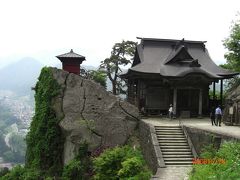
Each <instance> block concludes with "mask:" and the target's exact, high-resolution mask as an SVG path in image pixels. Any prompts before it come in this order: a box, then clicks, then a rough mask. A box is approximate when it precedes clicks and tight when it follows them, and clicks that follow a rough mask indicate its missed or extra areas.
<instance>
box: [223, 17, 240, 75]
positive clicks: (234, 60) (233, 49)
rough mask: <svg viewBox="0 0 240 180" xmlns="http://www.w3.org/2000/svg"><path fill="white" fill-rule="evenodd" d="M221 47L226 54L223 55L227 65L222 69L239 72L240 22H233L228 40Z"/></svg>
mask: <svg viewBox="0 0 240 180" xmlns="http://www.w3.org/2000/svg"><path fill="white" fill-rule="evenodd" d="M223 45H224V46H225V48H226V49H228V52H227V53H226V54H225V55H224V57H225V58H226V59H227V63H226V64H224V65H223V67H225V68H227V69H231V70H234V71H238V72H239V71H240V20H237V21H236V22H234V24H233V26H232V28H231V32H230V35H229V37H228V38H226V39H225V40H224V43H223Z"/></svg>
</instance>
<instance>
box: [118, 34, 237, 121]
mask: <svg viewBox="0 0 240 180" xmlns="http://www.w3.org/2000/svg"><path fill="white" fill-rule="evenodd" d="M139 39H141V42H140V44H138V45H137V48H136V52H135V56H134V61H133V64H132V67H131V68H130V69H128V71H127V72H126V73H125V74H122V75H121V77H122V78H125V79H127V82H128V94H127V99H128V101H129V102H131V103H132V104H135V105H136V106H138V107H139V109H144V111H145V112H146V113H148V114H167V113H168V109H169V105H170V104H172V105H173V113H174V115H175V116H177V117H178V116H182V117H194V116H202V115H206V114H208V113H209V109H210V108H211V107H210V106H212V105H213V104H211V103H210V99H209V86H210V85H211V84H213V92H214V96H215V83H217V82H220V84H221V85H220V96H221V99H222V92H223V80H224V79H229V78H232V77H233V76H235V75H237V74H238V73H236V72H230V71H228V70H226V69H223V68H221V67H219V66H217V65H216V64H215V63H214V62H213V60H212V59H211V58H210V56H209V53H208V50H207V49H206V47H205V43H206V41H189V40H184V39H182V40H174V39H153V38H139ZM215 105H217V104H215ZM218 105H222V100H221V101H220V104H218Z"/></svg>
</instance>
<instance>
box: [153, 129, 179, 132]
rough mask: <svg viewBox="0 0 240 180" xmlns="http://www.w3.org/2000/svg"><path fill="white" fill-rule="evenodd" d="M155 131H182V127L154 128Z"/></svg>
mask: <svg viewBox="0 0 240 180" xmlns="http://www.w3.org/2000/svg"><path fill="white" fill-rule="evenodd" d="M155 130H156V131H157V132H158V131H164V132H166V131H174V132H175V131H176V132H179V131H180V132H182V129H155Z"/></svg>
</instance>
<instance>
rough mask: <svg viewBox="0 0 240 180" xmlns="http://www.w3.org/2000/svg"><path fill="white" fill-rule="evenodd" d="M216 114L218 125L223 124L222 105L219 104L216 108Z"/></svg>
mask: <svg viewBox="0 0 240 180" xmlns="http://www.w3.org/2000/svg"><path fill="white" fill-rule="evenodd" d="M215 116H216V120H217V125H219V126H221V121H222V110H221V108H220V106H217V108H216V110H215Z"/></svg>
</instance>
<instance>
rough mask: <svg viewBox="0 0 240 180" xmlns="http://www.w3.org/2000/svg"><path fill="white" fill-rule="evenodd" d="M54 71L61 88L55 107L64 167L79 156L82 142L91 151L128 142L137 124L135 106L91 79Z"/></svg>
mask: <svg viewBox="0 0 240 180" xmlns="http://www.w3.org/2000/svg"><path fill="white" fill-rule="evenodd" d="M51 71H52V73H53V77H54V78H55V79H56V80H57V82H58V84H59V85H60V86H61V87H62V89H61V93H60V95H58V96H57V97H56V98H55V99H53V102H52V104H53V107H54V110H55V111H56V115H57V117H58V118H61V119H62V120H61V122H60V127H61V128H62V132H63V134H64V136H65V143H64V154H63V160H64V164H66V163H68V162H69V161H70V160H71V159H73V158H74V157H75V156H76V155H77V153H78V148H79V145H80V144H81V143H83V142H87V143H88V144H89V151H91V152H93V151H95V150H96V149H98V148H106V147H114V146H117V145H123V144H125V143H126V141H127V140H128V138H129V137H130V136H131V135H132V133H133V132H134V130H135V128H136V126H137V123H138V118H137V117H138V110H137V108H136V107H135V106H133V105H131V104H129V103H127V102H125V101H121V100H120V99H119V98H118V97H116V96H114V95H113V94H111V93H109V92H107V91H106V90H105V89H104V88H103V87H102V86H100V85H99V84H97V83H95V82H93V81H91V80H87V79H84V78H81V77H80V76H78V75H75V74H72V73H68V72H66V71H63V70H59V69H56V68H51Z"/></svg>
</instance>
